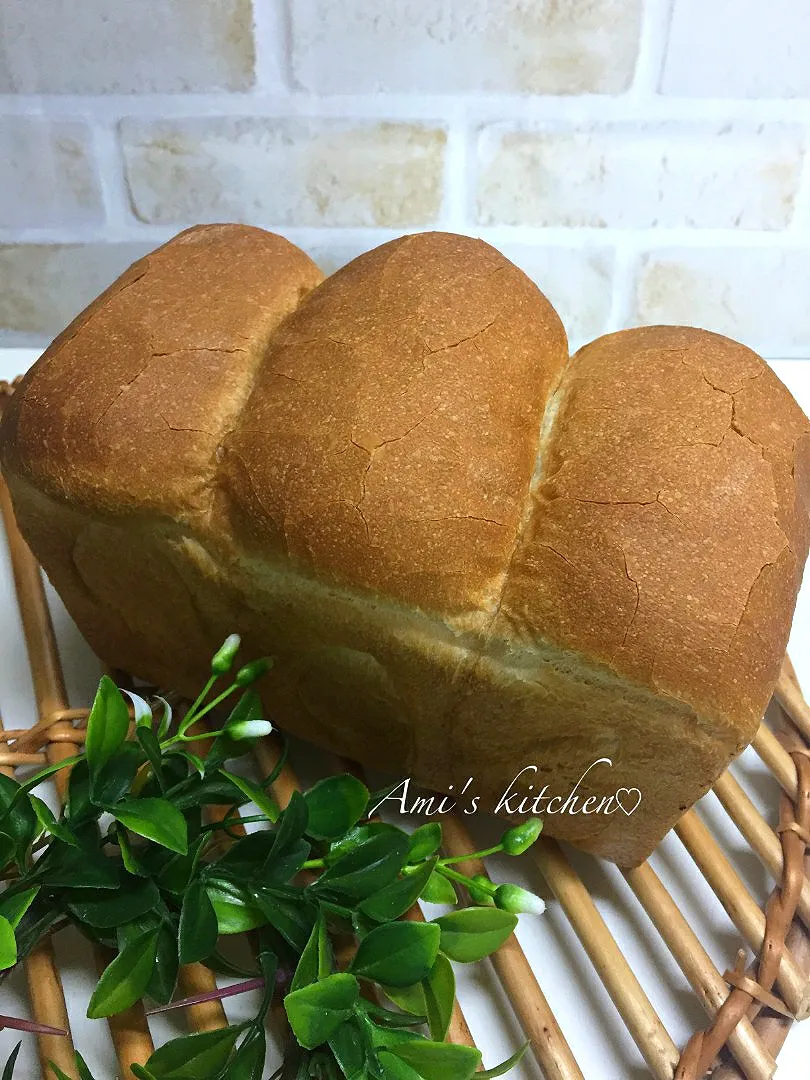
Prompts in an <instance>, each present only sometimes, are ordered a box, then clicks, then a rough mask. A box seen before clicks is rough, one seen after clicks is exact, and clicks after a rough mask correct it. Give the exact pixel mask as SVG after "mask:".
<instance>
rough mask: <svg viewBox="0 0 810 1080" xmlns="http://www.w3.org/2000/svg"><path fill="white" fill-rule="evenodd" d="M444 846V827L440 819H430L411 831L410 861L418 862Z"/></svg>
mask: <svg viewBox="0 0 810 1080" xmlns="http://www.w3.org/2000/svg"><path fill="white" fill-rule="evenodd" d="M441 846H442V827H441V825H440V824H439V823H438V821H428V822H427V823H426V824H424V825H420V826H419V828H418V829H415V830H414V831H413V832H412V833H411V840H410V847H409V849H408V862H411V863H417V862H421V861H422V860H423V859H428V858H430V856H431V855H435V854H436V852H437V851H438V850H439V848H440V847H441Z"/></svg>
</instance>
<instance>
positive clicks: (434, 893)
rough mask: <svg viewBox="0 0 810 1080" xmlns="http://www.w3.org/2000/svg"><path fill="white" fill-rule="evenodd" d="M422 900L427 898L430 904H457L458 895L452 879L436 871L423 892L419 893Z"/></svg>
mask: <svg viewBox="0 0 810 1080" xmlns="http://www.w3.org/2000/svg"><path fill="white" fill-rule="evenodd" d="M419 898H420V899H421V900H425V901H426V902H427V903H428V904H457V903H458V897H457V896H456V890H455V888H454V886H453V882H452V881H448V880H447V878H446V877H443V876H442V875H441V874H440V873H438V872H437V871H434V872H433V873H432V874H431V875H430V878H429V879H428V882H427V884H426V885H425V887H424V889H422V892H421V893H420V894H419Z"/></svg>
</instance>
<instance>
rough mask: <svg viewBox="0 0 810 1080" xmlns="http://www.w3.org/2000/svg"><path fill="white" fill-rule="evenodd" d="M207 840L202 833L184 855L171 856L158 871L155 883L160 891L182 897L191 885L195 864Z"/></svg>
mask: <svg viewBox="0 0 810 1080" xmlns="http://www.w3.org/2000/svg"><path fill="white" fill-rule="evenodd" d="M207 839H208V836H207V834H205V833H202V834H201V835H200V836H198V837H197V839H196V840H195V841H194V843H193V844H191V845H190V846H189V849H188V852H187V853H186V854H185V855H176V854H175V855H172V856H171V857H170V858H169V860H168V861H167V862H166V863H165V864H164V866H163V867H162V868H161V869H160V871H159V872H158V876H157V883H158V885H159V886H160V888H161V889H164V890H166V892H170V893H173V894H174V895H175V896H182V895H183V894H184V893H185V891H186V889H187V888H188V887H189V885H190V883H191V879H192V878H193V877H194V874H195V873H196V870H197V864H198V863H199V861H200V856H201V855H202V849H203V847H204V845H205V843H206V841H207Z"/></svg>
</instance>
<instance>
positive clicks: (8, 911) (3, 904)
mask: <svg viewBox="0 0 810 1080" xmlns="http://www.w3.org/2000/svg"><path fill="white" fill-rule="evenodd" d="M39 890H40V886H39V885H35V886H34V887H33V888H31V889H24V890H23V891H22V892H14V891H13V889H6V891H5V892H4V893H0V915H2V916H3V917H4V918H5V919H8V921H9V922H10V923H11V925H12V926H13V927H14V929H15V930H16V928H17V926H18V925H19V922H20V919H22V917H23V915H24V914H25V913H26V911H28V909H29V907H30V906H31V904H32V903H33V902H34V900H35V899H36V896H37V894H38V893H39Z"/></svg>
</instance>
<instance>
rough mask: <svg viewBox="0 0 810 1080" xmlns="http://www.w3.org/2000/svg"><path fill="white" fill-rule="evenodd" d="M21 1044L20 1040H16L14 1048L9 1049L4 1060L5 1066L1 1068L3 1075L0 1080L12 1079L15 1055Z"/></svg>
mask: <svg viewBox="0 0 810 1080" xmlns="http://www.w3.org/2000/svg"><path fill="white" fill-rule="evenodd" d="M21 1046H22V1040H20V1042H18V1043H17V1045H16V1046H15V1047H14V1049H13V1050H12V1051H11V1054H10V1055H9V1058H8V1061H7V1062H6V1067H5V1068H4V1069H3V1075H2V1077H0V1080H12V1078H13V1076H14V1066H15V1065H16V1063H17V1055H18V1054H19V1052H20V1047H21Z"/></svg>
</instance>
